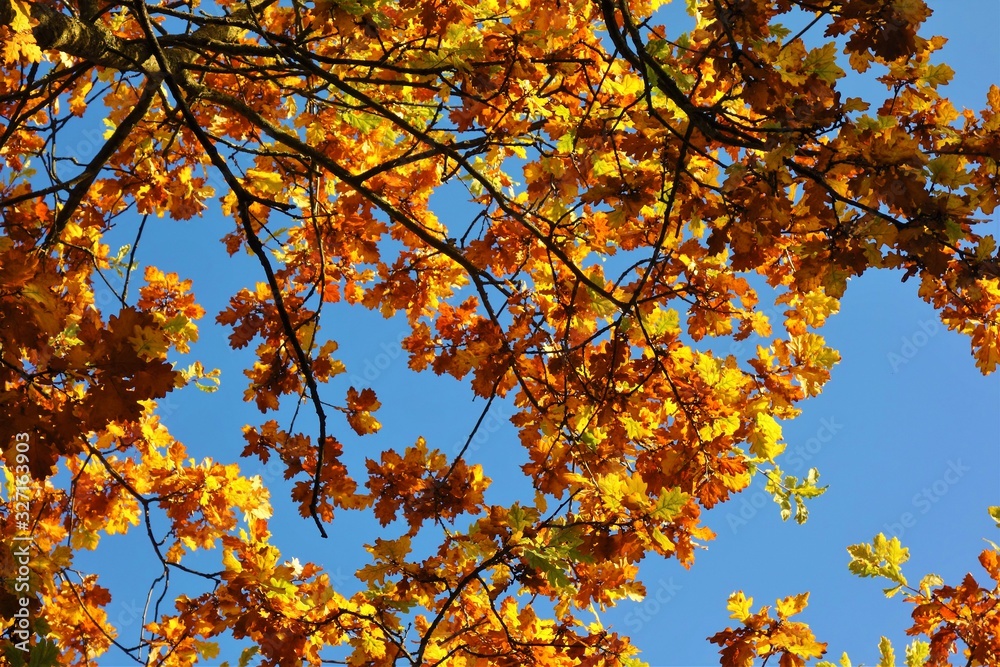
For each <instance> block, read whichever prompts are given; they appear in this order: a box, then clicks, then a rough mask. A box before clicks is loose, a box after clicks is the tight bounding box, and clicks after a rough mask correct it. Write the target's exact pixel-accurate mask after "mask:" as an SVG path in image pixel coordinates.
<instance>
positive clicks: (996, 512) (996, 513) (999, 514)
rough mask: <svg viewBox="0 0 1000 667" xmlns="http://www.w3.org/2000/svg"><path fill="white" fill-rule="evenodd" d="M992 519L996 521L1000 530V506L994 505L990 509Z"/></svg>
mask: <svg viewBox="0 0 1000 667" xmlns="http://www.w3.org/2000/svg"><path fill="white" fill-rule="evenodd" d="M989 512H990V518H991V519H993V520H994V521H996V523H997V528H1000V505H993V506H992V507H990V508H989Z"/></svg>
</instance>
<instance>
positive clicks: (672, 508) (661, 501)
mask: <svg viewBox="0 0 1000 667" xmlns="http://www.w3.org/2000/svg"><path fill="white" fill-rule="evenodd" d="M688 498H689V496H688V494H686V493H684V492H683V491H681V489H680V487H679V486H675V487H674V488H672V489H670V490H669V491H668V490H667V489H661V490H660V497H659V498H657V499H656V504H654V505H653V510H652V511H651V512H650V515H651V516H652V517H654V518H657V519H663V520H664V521H673V520H674V518H675V517H676V516H677V515H678V514H680V512H681V510H682V509H683V508H684V506H685V505H686V504H687V502H688Z"/></svg>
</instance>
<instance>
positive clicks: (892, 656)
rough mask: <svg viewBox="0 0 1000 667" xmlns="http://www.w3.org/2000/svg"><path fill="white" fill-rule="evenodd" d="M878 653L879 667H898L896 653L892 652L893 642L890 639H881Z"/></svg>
mask: <svg viewBox="0 0 1000 667" xmlns="http://www.w3.org/2000/svg"><path fill="white" fill-rule="evenodd" d="M878 652H879V661H878V667H896V653H895V652H894V651H893V650H892V642H890V641H889V638H888V637H882V638H881V639H879V642H878Z"/></svg>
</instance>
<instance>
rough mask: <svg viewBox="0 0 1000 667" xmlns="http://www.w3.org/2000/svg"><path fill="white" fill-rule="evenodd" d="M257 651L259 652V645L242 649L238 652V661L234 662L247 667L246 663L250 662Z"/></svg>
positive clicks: (241, 666) (240, 666)
mask: <svg viewBox="0 0 1000 667" xmlns="http://www.w3.org/2000/svg"><path fill="white" fill-rule="evenodd" d="M259 652H260V647H258V646H251V647H250V648H245V649H243V652H242V653H240V661H239V662H238V663H236V664H237V665H238V666H239V667H247V665H249V664H250V661H251V660H252V659H253V657H254V656H255V655H257V654H258V653H259Z"/></svg>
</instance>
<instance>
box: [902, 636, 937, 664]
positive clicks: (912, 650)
mask: <svg viewBox="0 0 1000 667" xmlns="http://www.w3.org/2000/svg"><path fill="white" fill-rule="evenodd" d="M930 655H931V645H930V644H929V643H927V642H925V641H921V640H919V639H915V640H914V641H913V642H912V643H911V644H910V645H909V646H907V647H906V667H923V665H924V664H925V663H926V661H927V658H929V657H930Z"/></svg>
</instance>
